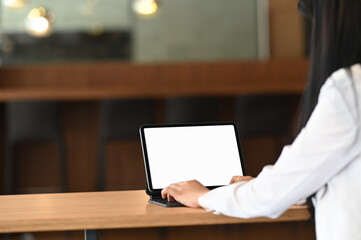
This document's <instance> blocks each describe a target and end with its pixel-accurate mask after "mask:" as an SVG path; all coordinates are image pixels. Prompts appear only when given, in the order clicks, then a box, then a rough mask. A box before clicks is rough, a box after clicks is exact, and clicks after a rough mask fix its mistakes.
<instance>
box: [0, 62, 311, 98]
mask: <svg viewBox="0 0 361 240" xmlns="http://www.w3.org/2000/svg"><path fill="white" fill-rule="evenodd" d="M307 73H308V60H307V59H294V60H272V61H264V62H260V61H251V62H213V63H212V62H210V63H168V64H131V63H122V62H105V63H103V62H102V63H72V64H69V63H68V64H44V65H34V66H19V67H3V68H0V101H15V100H69V101H70V100H98V99H104V98H148V97H176V96H202V95H212V96H230V95H232V96H233V95H239V94H299V93H301V92H302V91H303V90H304V88H305V84H306V79H307Z"/></svg>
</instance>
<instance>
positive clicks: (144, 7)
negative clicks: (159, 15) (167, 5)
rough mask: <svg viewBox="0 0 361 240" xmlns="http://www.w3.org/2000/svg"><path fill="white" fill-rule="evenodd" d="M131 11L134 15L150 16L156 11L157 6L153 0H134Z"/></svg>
mask: <svg viewBox="0 0 361 240" xmlns="http://www.w3.org/2000/svg"><path fill="white" fill-rule="evenodd" d="M133 9H134V11H135V12H136V13H139V14H142V15H151V14H154V13H155V12H156V11H157V9H158V4H157V2H156V1H155V0H134V3H133Z"/></svg>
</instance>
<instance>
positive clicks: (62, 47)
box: [0, 0, 267, 65]
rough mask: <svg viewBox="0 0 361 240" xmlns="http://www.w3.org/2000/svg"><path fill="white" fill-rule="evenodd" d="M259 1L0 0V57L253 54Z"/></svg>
mask: <svg viewBox="0 0 361 240" xmlns="http://www.w3.org/2000/svg"><path fill="white" fill-rule="evenodd" d="M265 2H266V1H260V0H258V1H255V0H227V1H219V0H62V1H59V0H2V1H1V3H2V4H1V9H0V13H1V16H0V17H1V18H0V27H1V29H0V30H1V39H0V47H1V64H2V65H16V64H17V65H19V64H30V63H49V62H50V63H51V62H72V61H109V60H117V61H118V60H120V61H130V62H179V61H182V62H185V61H220V60H221V61H224V60H239V59H256V58H257V56H259V55H260V51H264V52H266V53H267V47H266V48H265V46H260V41H258V40H259V39H260V37H259V36H260V35H262V32H261V33H260V30H262V29H264V30H262V31H267V28H262V26H267V19H266V18H262V16H261V17H260V11H259V9H260V8H262V7H263V4H264V3H265ZM262 19H265V21H263V20H262ZM264 36H265V37H267V34H265V35H264ZM264 42H266V44H267V41H264Z"/></svg>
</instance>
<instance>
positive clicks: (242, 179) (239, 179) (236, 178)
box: [229, 176, 253, 184]
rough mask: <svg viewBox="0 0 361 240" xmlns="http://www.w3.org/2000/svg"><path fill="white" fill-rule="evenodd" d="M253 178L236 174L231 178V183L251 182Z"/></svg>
mask: <svg viewBox="0 0 361 240" xmlns="http://www.w3.org/2000/svg"><path fill="white" fill-rule="evenodd" d="M252 179H253V177H251V176H234V177H232V179H231V182H230V183H229V184H233V183H238V182H249V181H251V180H252Z"/></svg>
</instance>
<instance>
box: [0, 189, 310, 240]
mask: <svg viewBox="0 0 361 240" xmlns="http://www.w3.org/2000/svg"><path fill="white" fill-rule="evenodd" d="M148 199H149V198H148V196H147V195H146V194H145V192H144V191H118V192H90V193H63V194H34V195H9V196H0V213H1V214H0V233H15V232H37V231H65V230H81V229H85V230H87V229H115V228H145V227H169V226H194V225H217V224H236V223H268V222H285V221H307V220H309V219H310V214H309V212H308V210H307V207H305V206H294V207H291V208H290V209H289V210H288V211H286V212H285V213H284V214H283V215H282V216H280V217H279V218H277V219H269V218H253V219H240V218H231V217H226V216H222V215H215V214H213V213H211V212H206V211H205V210H203V209H191V208H163V207H159V206H156V205H153V204H149V203H148V202H147V200H148ZM88 233H89V232H88ZM88 237H89V235H88Z"/></svg>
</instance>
